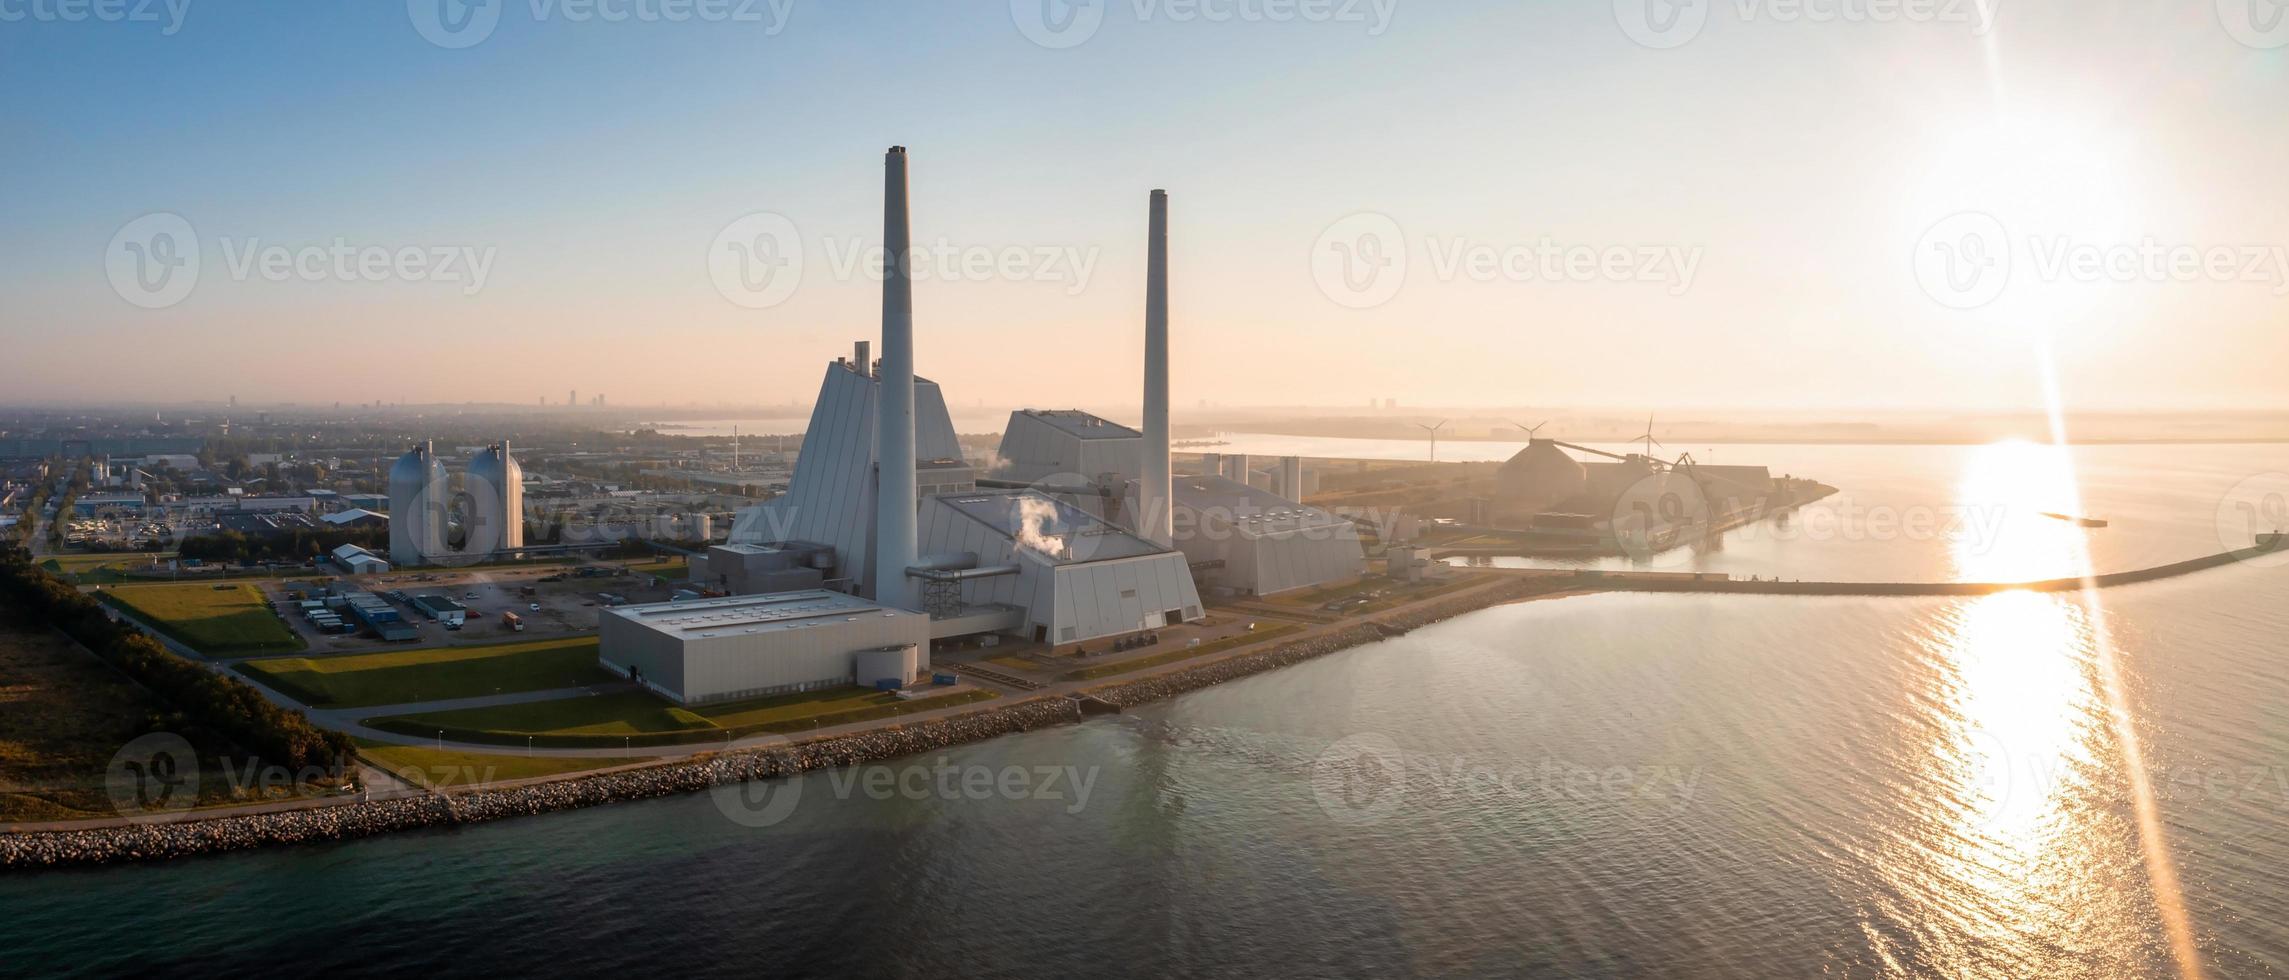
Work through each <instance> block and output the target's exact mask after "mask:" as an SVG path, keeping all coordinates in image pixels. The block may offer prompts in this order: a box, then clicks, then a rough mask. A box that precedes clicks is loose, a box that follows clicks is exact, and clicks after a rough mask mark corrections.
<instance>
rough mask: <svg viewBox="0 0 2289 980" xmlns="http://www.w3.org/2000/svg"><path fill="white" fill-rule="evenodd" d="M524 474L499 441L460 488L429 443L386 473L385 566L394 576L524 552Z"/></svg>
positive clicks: (483, 452)
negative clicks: (406, 570) (400, 570)
mask: <svg viewBox="0 0 2289 980" xmlns="http://www.w3.org/2000/svg"><path fill="white" fill-rule="evenodd" d="M524 493H525V492H524V467H522V466H520V465H518V464H517V459H516V456H515V455H513V454H512V453H511V452H510V451H509V443H508V441H507V440H502V441H501V442H499V443H495V444H493V445H490V446H486V447H484V448H483V449H480V450H478V451H477V453H476V454H475V455H473V456H471V457H470V458H469V465H468V467H467V468H466V469H464V470H463V471H462V474H461V481H460V485H459V486H458V487H455V486H454V483H453V480H452V479H451V476H450V475H449V474H448V473H447V472H446V469H445V463H444V461H443V460H441V459H439V458H438V456H437V451H436V447H435V446H434V445H433V444H432V443H430V442H427V441H424V442H422V443H421V444H419V445H416V446H414V447H413V449H412V450H411V451H409V452H407V453H406V454H405V455H403V456H400V457H398V460H397V462H396V463H395V464H393V465H392V466H391V467H390V470H389V509H390V523H389V560H390V563H391V564H392V565H395V566H397V567H399V568H414V567H419V566H422V565H435V564H444V563H458V564H466V563H468V562H471V561H482V560H485V559H487V558H491V557H493V556H495V555H499V554H502V553H504V552H511V551H516V550H518V549H521V548H523V547H524V545H525V523H524V512H525V505H524Z"/></svg>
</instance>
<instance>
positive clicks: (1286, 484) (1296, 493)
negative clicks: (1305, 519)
mask: <svg viewBox="0 0 2289 980" xmlns="http://www.w3.org/2000/svg"><path fill="white" fill-rule="evenodd" d="M1280 495H1281V496H1283V497H1286V498H1288V499H1289V500H1293V501H1295V502H1296V503H1299V504H1300V503H1303V457H1301V456H1282V457H1280Z"/></svg>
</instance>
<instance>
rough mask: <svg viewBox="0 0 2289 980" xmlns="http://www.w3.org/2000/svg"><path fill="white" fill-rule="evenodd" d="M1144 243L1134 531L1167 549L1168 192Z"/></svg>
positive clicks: (1157, 202)
mask: <svg viewBox="0 0 2289 980" xmlns="http://www.w3.org/2000/svg"><path fill="white" fill-rule="evenodd" d="M1146 242H1147V250H1148V253H1149V254H1148V256H1147V258H1146V259H1145V375H1144V426H1143V429H1144V464H1143V467H1142V468H1141V469H1140V470H1139V472H1140V473H1141V474H1142V476H1141V478H1140V479H1139V481H1138V483H1139V489H1138V493H1137V504H1138V512H1137V522H1138V523H1137V529H1138V530H1139V531H1141V532H1143V534H1144V536H1145V537H1146V538H1147V539H1149V540H1151V541H1152V542H1153V543H1155V544H1159V545H1162V546H1164V547H1165V546H1169V545H1172V544H1174V543H1175V540H1176V537H1175V533H1174V528H1173V526H1172V524H1171V516H1172V515H1171V514H1170V513H1169V508H1170V504H1169V499H1170V497H1171V487H1170V485H1169V465H1168V192H1167V191H1164V190H1156V191H1153V192H1152V218H1151V230H1150V231H1149V232H1147V234H1146Z"/></svg>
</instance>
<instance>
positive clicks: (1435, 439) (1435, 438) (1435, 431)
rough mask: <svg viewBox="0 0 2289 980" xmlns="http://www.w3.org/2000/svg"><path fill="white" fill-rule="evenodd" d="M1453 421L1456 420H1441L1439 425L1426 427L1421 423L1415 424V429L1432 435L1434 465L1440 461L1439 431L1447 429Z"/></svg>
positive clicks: (1432, 460) (1432, 459)
mask: <svg viewBox="0 0 2289 980" xmlns="http://www.w3.org/2000/svg"><path fill="white" fill-rule="evenodd" d="M1452 421H1454V420H1453V419H1440V420H1439V424H1437V425H1424V424H1422V423H1421V422H1417V423H1415V428H1418V429H1421V430H1423V431H1425V432H1428V433H1430V434H1431V462H1433V463H1436V462H1438V461H1439V430H1440V429H1443V428H1446V425H1447V423H1448V422H1452Z"/></svg>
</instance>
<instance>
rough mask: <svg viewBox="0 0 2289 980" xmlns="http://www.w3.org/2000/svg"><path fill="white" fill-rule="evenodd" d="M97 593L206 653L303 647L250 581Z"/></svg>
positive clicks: (126, 587) (122, 588)
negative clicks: (248, 583)
mask: <svg viewBox="0 0 2289 980" xmlns="http://www.w3.org/2000/svg"><path fill="white" fill-rule="evenodd" d="M218 584H219V585H220V586H221V587H219V588H218V587H217V585H218ZM101 595H102V596H103V597H105V598H106V599H108V600H109V601H111V602H115V603H118V604H119V605H122V606H125V607H127V608H128V609H129V610H131V611H133V612H135V613H137V614H139V615H141V616H142V617H143V619H145V620H146V621H148V622H150V623H151V625H152V626H154V627H157V628H158V630H159V631H160V632H162V633H165V634H167V635H168V636H171V637H173V638H175V639H176V640H178V641H180V642H182V643H185V644H188V645H189V646H190V647H191V648H192V649H194V650H197V651H198V652H199V653H201V654H203V655H205V656H209V657H243V656H249V655H253V654H262V653H292V652H294V651H297V650H300V649H302V648H303V643H302V638H301V637H298V636H295V635H294V631H293V630H291V629H288V628H287V626H286V624H285V623H284V622H282V621H280V620H279V618H278V616H277V614H276V613H273V612H271V610H270V603H269V602H268V601H266V600H264V599H263V597H262V592H261V590H258V589H256V588H255V587H254V586H251V585H246V584H243V583H240V584H226V583H214V584H210V583H204V582H201V583H184V584H181V585H123V586H118V587H116V588H110V589H105V590H104V591H103V592H102V593H101Z"/></svg>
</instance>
